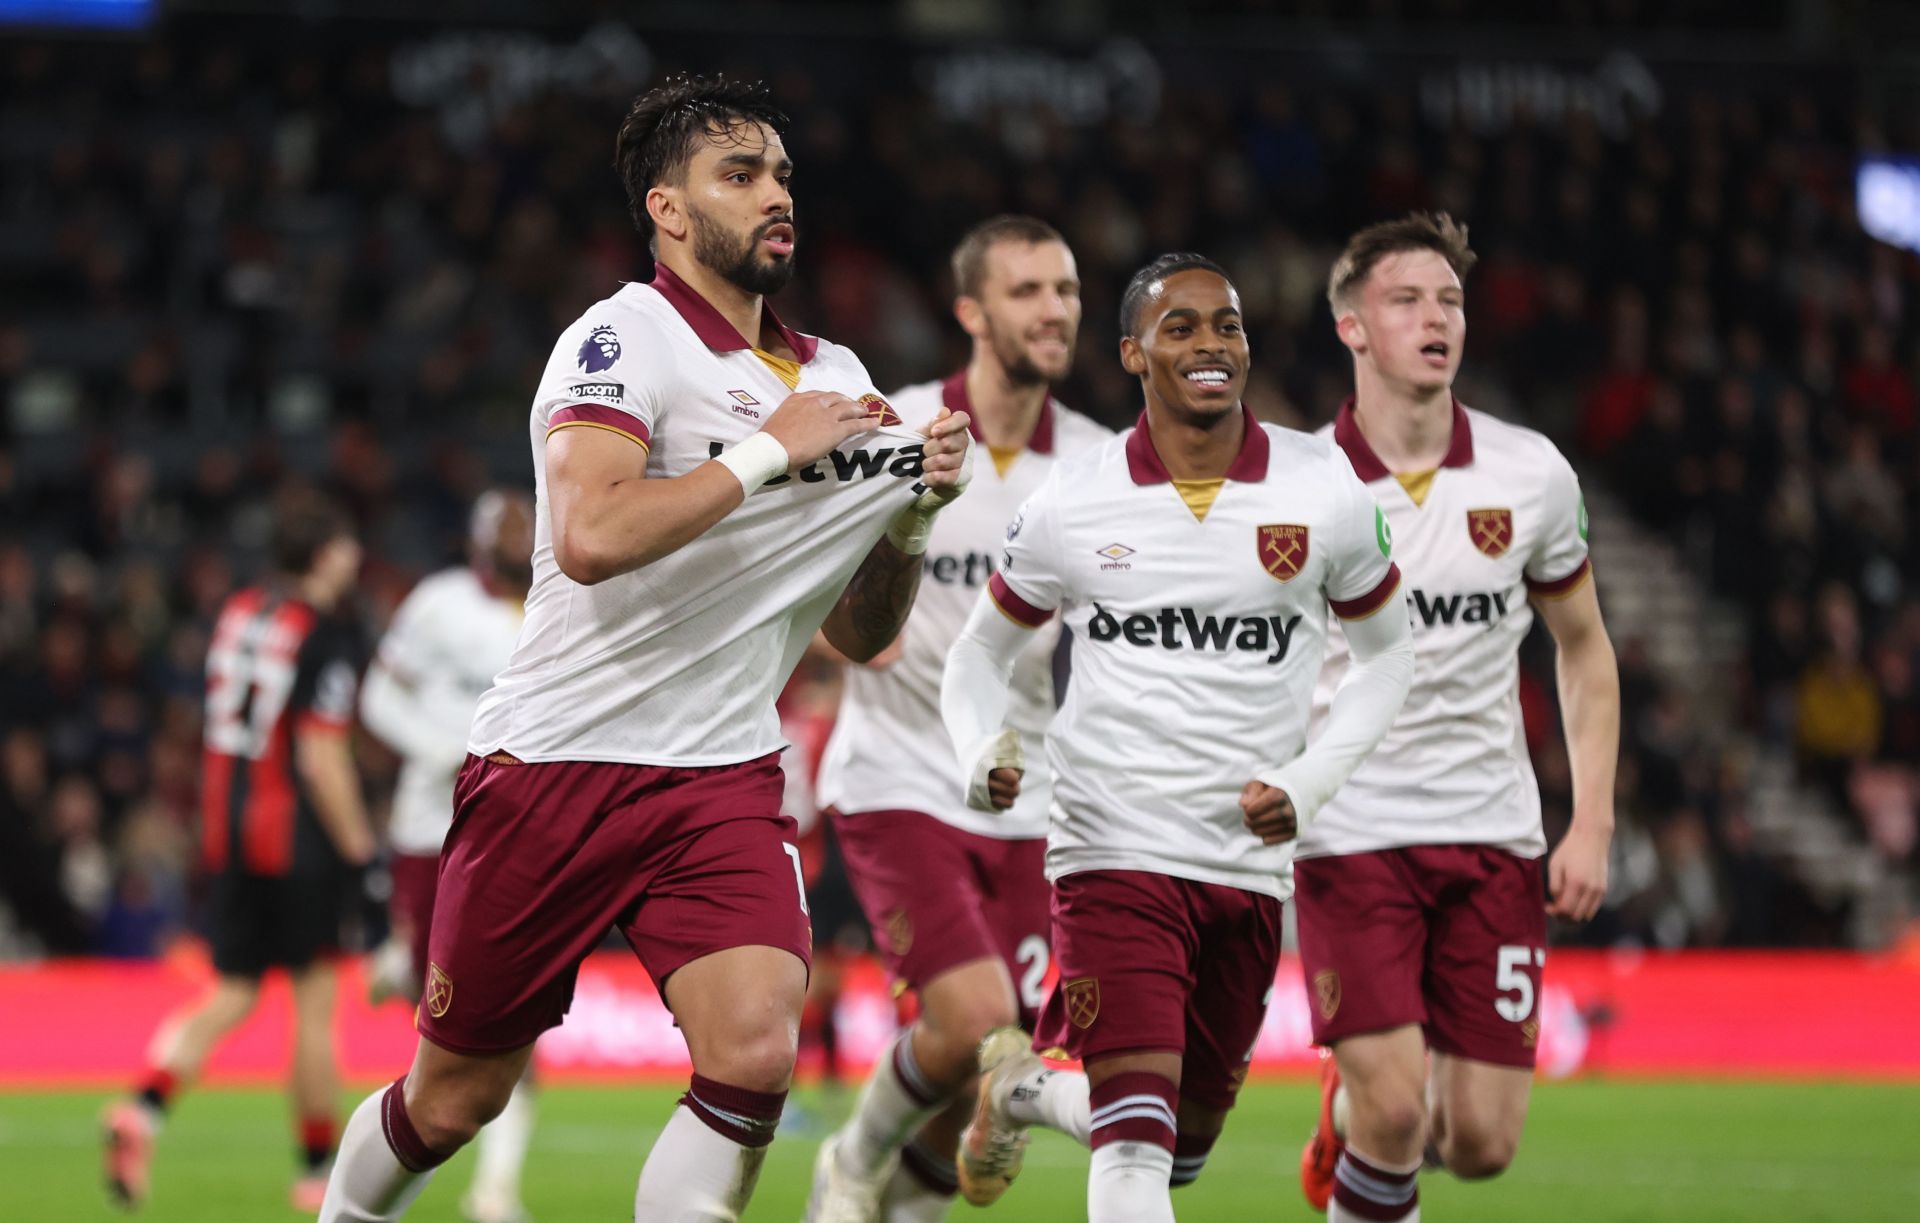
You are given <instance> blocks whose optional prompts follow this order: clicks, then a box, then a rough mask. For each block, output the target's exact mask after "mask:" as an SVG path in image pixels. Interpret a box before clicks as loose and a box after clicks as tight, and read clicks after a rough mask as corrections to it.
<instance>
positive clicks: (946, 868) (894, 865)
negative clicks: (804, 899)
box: [833, 811, 1046, 990]
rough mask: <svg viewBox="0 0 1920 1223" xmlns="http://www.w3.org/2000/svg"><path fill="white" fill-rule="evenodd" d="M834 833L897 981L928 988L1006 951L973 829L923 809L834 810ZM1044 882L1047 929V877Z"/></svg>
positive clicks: (877, 942) (875, 939)
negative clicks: (974, 849)
mask: <svg viewBox="0 0 1920 1223" xmlns="http://www.w3.org/2000/svg"><path fill="white" fill-rule="evenodd" d="M833 832H834V836H835V837H836V838H838V840H839V844H840V855H841V858H842V860H843V861H844V862H845V863H846V867H847V877H848V879H849V881H850V882H851V883H852V884H853V892H854V895H855V896H856V897H858V898H859V900H860V908H861V910H862V911H864V912H865V913H866V915H867V924H868V925H869V926H870V927H871V928H872V930H873V942H874V947H875V948H876V949H877V950H878V951H879V952H880V955H881V958H882V959H883V960H884V961H885V962H886V965H887V973H888V975H889V976H891V977H892V978H893V979H894V980H895V981H896V982H900V983H903V984H905V985H906V986H908V987H909V988H912V989H916V990H917V989H922V988H924V987H925V986H926V985H927V984H928V983H929V982H931V981H933V980H934V979H935V978H937V977H939V976H940V975H941V974H943V973H945V972H948V971H949V970H951V969H953V968H956V967H958V966H959V965H962V964H968V963H971V962H973V961H975V960H984V959H989V958H993V957H997V956H1001V955H1002V954H1003V953H1002V951H1001V949H1000V946H999V943H998V941H997V940H996V938H995V937H994V930H993V926H992V924H991V922H990V921H989V919H988V915H987V911H986V896H985V894H984V891H983V889H982V887H981V880H980V877H979V872H978V871H977V870H976V863H975V861H974V859H973V856H972V855H971V854H970V853H969V847H968V844H967V841H966V835H967V834H965V833H962V832H961V831H960V830H958V829H956V828H951V827H949V826H947V825H945V824H942V823H941V822H940V821H939V820H936V819H934V818H933V817H932V816H930V815H926V814H924V813H922V812H918V811H863V812H861V813H859V814H857V815H840V814H838V813H836V814H835V815H834V816H833ZM1039 882H1040V886H1041V889H1042V899H1041V904H1042V906H1043V914H1042V925H1041V929H1043V930H1044V929H1045V928H1046V927H1045V917H1044V905H1045V887H1046V880H1045V879H1044V878H1042V879H1041V880H1040V881H1039Z"/></svg>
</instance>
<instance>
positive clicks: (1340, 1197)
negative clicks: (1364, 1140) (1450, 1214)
mask: <svg viewBox="0 0 1920 1223" xmlns="http://www.w3.org/2000/svg"><path fill="white" fill-rule="evenodd" d="M1419 1175H1420V1164H1419V1163H1418V1162H1417V1161H1416V1162H1414V1163H1411V1164H1399V1165H1395V1164H1387V1163H1383V1162H1381V1161H1379V1160H1376V1159H1373V1158H1371V1157H1369V1156H1367V1155H1363V1154H1361V1153H1360V1152H1358V1151H1355V1150H1354V1149H1353V1148H1352V1147H1351V1146H1349V1147H1348V1148H1347V1149H1346V1150H1344V1151H1342V1152H1341V1153H1340V1162H1339V1164H1337V1165H1336V1166H1335V1168H1334V1173H1333V1200H1332V1201H1330V1202H1328V1203H1327V1219H1328V1223H1360V1221H1362V1220H1364V1221H1365V1223H1419V1219H1420V1181H1419Z"/></svg>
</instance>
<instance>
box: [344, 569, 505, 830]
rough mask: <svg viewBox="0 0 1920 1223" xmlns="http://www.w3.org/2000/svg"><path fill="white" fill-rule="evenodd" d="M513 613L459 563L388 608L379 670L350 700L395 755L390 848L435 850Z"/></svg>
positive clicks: (500, 660) (449, 819)
mask: <svg viewBox="0 0 1920 1223" xmlns="http://www.w3.org/2000/svg"><path fill="white" fill-rule="evenodd" d="M521 619H522V612H521V608H520V601H519V600H518V599H513V598H502V597H501V596H500V595H498V594H496V593H494V592H493V591H491V590H489V589H487V586H486V583H484V582H483V581H481V580H480V576H479V575H478V574H476V573H475V572H474V571H473V570H471V569H468V568H465V567H462V568H459V569H447V570H443V571H441V572H439V573H436V574H433V575H431V576H429V577H426V578H423V579H421V581H420V583H419V585H417V586H415V587H414V588H413V590H412V591H411V592H409V593H408V595H407V597H406V599H405V600H403V601H402V602H401V604H400V607H399V608H398V610H396V611H395V612H394V614H393V623H392V624H390V625H388V627H387V634H386V636H385V637H383V638H381V640H380V652H379V659H378V661H377V663H376V664H375V665H376V667H378V669H379V671H382V672H385V677H384V678H383V677H382V676H380V675H379V674H378V673H376V674H375V675H373V676H369V677H368V682H367V683H366V685H365V686H364V687H363V688H362V689H361V703H360V708H361V717H362V718H363V720H365V722H366V723H367V725H368V726H369V727H370V728H372V730H373V732H374V733H375V734H376V735H379V736H380V737H381V738H382V739H384V740H386V741H387V742H388V745H389V746H391V747H392V748H393V749H394V750H395V751H396V752H398V753H399V754H400V761H401V763H400V781H399V784H398V786H397V787H396V788H395V790H394V795H393V815H392V820H391V822H390V824H389V825H388V830H387V839H388V841H389V842H391V843H392V845H393V847H394V848H395V849H396V850H398V851H399V852H401V853H403V854H437V853H439V852H440V844H441V842H442V841H444V840H446V838H447V829H448V828H449V827H450V826H451V825H452V824H453V779H454V775H455V774H456V773H458V772H459V771H460V765H461V763H462V762H463V761H465V759H466V754H467V750H466V749H467V728H468V727H469V726H470V725H471V724H472V722H473V708H474V705H475V704H476V703H478V701H479V700H480V694H481V693H483V692H485V691H486V690H487V689H488V688H489V687H491V686H492V684H493V677H494V676H495V675H498V674H499V673H500V671H501V669H502V668H504V667H505V666H506V665H507V660H508V658H510V657H511V656H512V654H513V643H514V641H515V640H516V639H518V638H519V636H520V622H521ZM388 680H391V685H389V683H388Z"/></svg>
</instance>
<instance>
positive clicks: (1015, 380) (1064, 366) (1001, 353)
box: [987, 318, 1073, 386]
mask: <svg viewBox="0 0 1920 1223" xmlns="http://www.w3.org/2000/svg"><path fill="white" fill-rule="evenodd" d="M987 346H988V347H989V348H991V349H993V356H994V360H996V361H998V362H999V363H1000V368H1001V369H1003V370H1005V371H1006V372H1007V381H1008V382H1011V383H1012V384H1013V385H1015V386H1044V385H1048V384H1050V383H1052V382H1054V381H1055V380H1057V379H1060V378H1064V377H1066V376H1067V371H1068V370H1070V369H1072V368H1073V337H1072V336H1068V337H1067V358H1066V360H1065V361H1063V362H1061V367H1060V372H1059V373H1057V374H1049V373H1047V372H1046V371H1045V370H1043V369H1041V368H1040V366H1039V365H1038V364H1037V363H1036V362H1035V361H1034V359H1033V357H1032V355H1031V354H1030V353H1028V352H1027V349H1026V346H1025V345H1024V344H1022V343H1021V342H1020V337H1019V336H1017V335H1014V334H1012V333H1011V332H1004V331H1001V330H1000V329H999V328H998V327H995V326H994V325H993V320H992V319H991V318H989V319H988V320H987Z"/></svg>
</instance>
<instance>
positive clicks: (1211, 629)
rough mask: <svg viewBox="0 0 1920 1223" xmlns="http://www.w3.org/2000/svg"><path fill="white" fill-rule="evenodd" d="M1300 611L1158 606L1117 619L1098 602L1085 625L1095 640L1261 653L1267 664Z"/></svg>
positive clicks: (1289, 639)
mask: <svg viewBox="0 0 1920 1223" xmlns="http://www.w3.org/2000/svg"><path fill="white" fill-rule="evenodd" d="M1299 623H1300V613H1298V612H1295V613H1294V614H1293V615H1291V616H1203V615H1201V614H1200V613H1199V612H1197V611H1195V610H1194V609H1193V608H1191V607H1163V608H1161V609H1160V610H1159V611H1157V612H1153V613H1151V614H1148V613H1144V612H1136V613H1134V614H1132V615H1129V616H1126V617H1124V618H1123V617H1121V616H1117V615H1115V614H1114V613H1113V612H1110V611H1108V610H1107V609H1106V608H1104V607H1102V606H1100V605H1099V604H1098V603H1095V604H1094V605H1093V619H1092V620H1091V621H1089V622H1088V624H1087V636H1089V637H1091V638H1093V639H1094V640H1095V641H1114V640H1117V639H1119V638H1123V637H1124V638H1125V639H1126V641H1127V644H1129V645H1140V646H1156V645H1157V646H1159V647H1160V648H1161V649H1163V650H1179V649H1195V650H1249V651H1256V652H1259V653H1262V654H1266V656H1267V661H1268V662H1270V663H1273V662H1279V661H1280V660H1281V659H1283V658H1285V657H1286V656H1287V648H1288V647H1289V646H1291V645H1292V644H1293V630H1294V629H1295V628H1296V627H1297V626H1298V625H1299Z"/></svg>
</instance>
